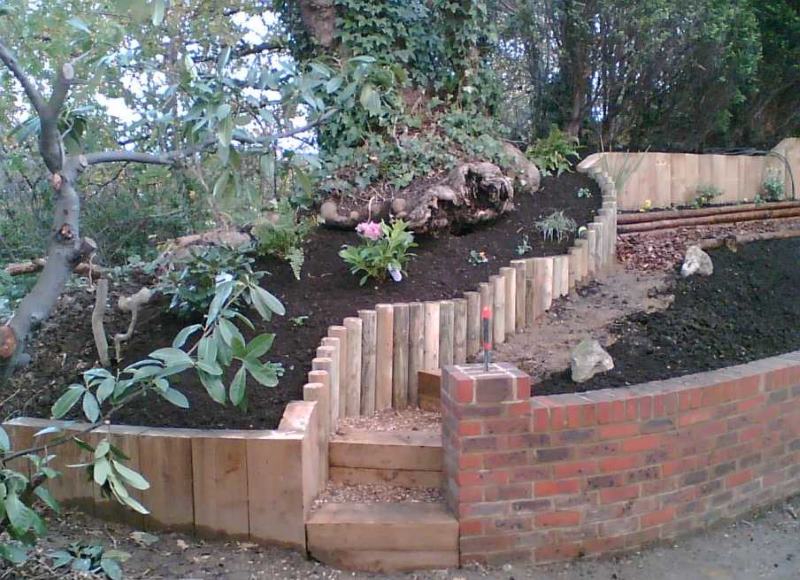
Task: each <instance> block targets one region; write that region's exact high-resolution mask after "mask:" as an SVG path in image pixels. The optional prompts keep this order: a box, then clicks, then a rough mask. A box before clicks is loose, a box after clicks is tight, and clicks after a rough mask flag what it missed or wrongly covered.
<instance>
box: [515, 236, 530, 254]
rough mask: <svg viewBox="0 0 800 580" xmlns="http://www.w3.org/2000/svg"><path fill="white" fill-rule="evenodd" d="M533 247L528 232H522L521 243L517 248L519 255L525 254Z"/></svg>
mask: <svg viewBox="0 0 800 580" xmlns="http://www.w3.org/2000/svg"><path fill="white" fill-rule="evenodd" d="M532 249H533V248H532V247H531V245H530V243H528V234H522V241H521V242H520V243H519V245H518V246H517V250H516V252H517V256H524V255H525V254H527V253H528V252H530V251H531V250H532Z"/></svg>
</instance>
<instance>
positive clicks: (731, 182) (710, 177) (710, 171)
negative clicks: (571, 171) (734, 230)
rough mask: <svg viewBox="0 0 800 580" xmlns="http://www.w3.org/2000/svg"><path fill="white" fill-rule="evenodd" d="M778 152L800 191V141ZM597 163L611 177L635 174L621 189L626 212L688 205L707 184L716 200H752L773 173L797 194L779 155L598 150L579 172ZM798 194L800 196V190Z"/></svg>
mask: <svg viewBox="0 0 800 580" xmlns="http://www.w3.org/2000/svg"><path fill="white" fill-rule="evenodd" d="M773 151H774V152H776V153H778V154H780V155H782V156H783V157H784V158H786V159H787V161H788V162H789V165H790V167H791V174H793V175H794V184H795V188H796V189H800V139H784V140H783V141H782V142H781V143H780V144H778V146H777V147H775V148H774V149H773ZM596 166H599V167H600V169H601V170H602V171H603V172H605V173H607V174H608V175H610V176H617V175H619V174H620V172H623V171H624V172H626V173H630V176H629V177H628V179H627V180H626V181H625V183H624V186H623V187H622V188H621V191H619V192H618V203H619V209H621V210H623V211H637V210H639V209H641V208H643V207H645V206H646V204H648V202H649V205H650V206H652V207H653V208H666V207H670V206H680V205H688V204H691V202H692V201H693V200H694V199H695V197H697V190H698V188H699V187H702V186H704V185H713V186H714V187H717V188H718V189H719V190H720V191H721V192H722V195H721V196H720V197H718V198H717V199H715V200H714V201H713V203H714V204H727V203H742V202H745V201H751V202H752V201H753V199H754V198H755V196H756V195H757V194H758V193H759V192H760V191H761V188H762V184H763V183H764V180H765V179H766V178H767V177H768V176H769V175H772V174H774V175H776V176H778V177H779V178H781V179H783V181H784V189H785V191H786V195H787V196H788V197H791V195H792V179H791V177H790V172H789V171H788V170H787V168H786V164H785V163H784V162H783V160H781V159H779V158H777V157H774V156H749V155H693V154H683V153H597V154H595V155H591V156H589V157H587V158H586V159H584V160H583V162H581V164H580V165H579V166H578V170H579V171H588V170H589V169H590V168H592V167H596ZM626 168H627V170H626ZM631 171H632V173H631ZM796 194H797V195H798V196H800V191H797V192H796Z"/></svg>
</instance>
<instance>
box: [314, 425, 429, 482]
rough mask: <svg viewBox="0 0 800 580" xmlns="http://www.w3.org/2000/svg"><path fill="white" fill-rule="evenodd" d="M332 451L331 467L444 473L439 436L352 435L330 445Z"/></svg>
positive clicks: (425, 434)
mask: <svg viewBox="0 0 800 580" xmlns="http://www.w3.org/2000/svg"><path fill="white" fill-rule="evenodd" d="M329 450H330V458H329V461H330V465H331V467H342V468H362V469H384V470H399V471H436V472H441V471H442V442H441V436H440V435H439V434H436V433H415V432H411V433H392V432H388V433H369V432H363V433H362V432H359V433H351V434H348V435H346V436H344V437H341V438H337V439H334V440H333V441H331V442H330V447H329Z"/></svg>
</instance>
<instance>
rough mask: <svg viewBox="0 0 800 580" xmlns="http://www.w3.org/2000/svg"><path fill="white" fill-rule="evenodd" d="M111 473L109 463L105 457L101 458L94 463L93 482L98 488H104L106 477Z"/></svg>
mask: <svg viewBox="0 0 800 580" xmlns="http://www.w3.org/2000/svg"><path fill="white" fill-rule="evenodd" d="M110 473H111V463H109V461H108V459H106V458H105V457H101V458H100V459H97V460H96V461H95V462H94V469H93V473H92V476H93V478H94V482H95V483H96V484H97V485H99V486H101V487H102V486H104V485H105V484H106V481H108V476H109V474H110Z"/></svg>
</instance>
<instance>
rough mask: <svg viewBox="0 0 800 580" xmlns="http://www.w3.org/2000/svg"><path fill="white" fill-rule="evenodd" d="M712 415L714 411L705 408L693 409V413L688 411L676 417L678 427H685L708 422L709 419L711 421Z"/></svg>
mask: <svg viewBox="0 0 800 580" xmlns="http://www.w3.org/2000/svg"><path fill="white" fill-rule="evenodd" d="M713 413H714V409H711V408H707V407H706V408H702V409H695V410H693V411H688V412H686V413H683V414H682V415H681V416H680V417H678V426H679V427H687V426H689V425H694V424H695V423H700V422H702V421H708V420H709V419H711V417H712V415H713Z"/></svg>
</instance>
